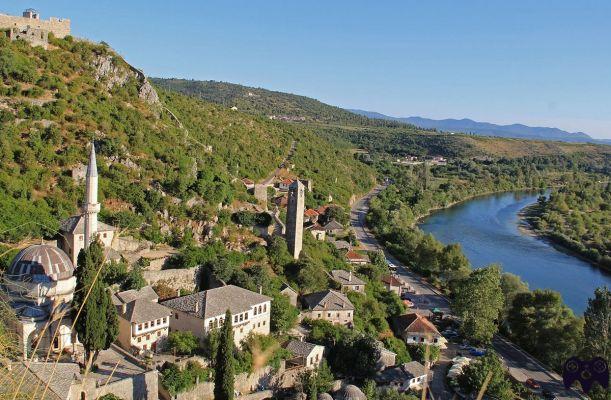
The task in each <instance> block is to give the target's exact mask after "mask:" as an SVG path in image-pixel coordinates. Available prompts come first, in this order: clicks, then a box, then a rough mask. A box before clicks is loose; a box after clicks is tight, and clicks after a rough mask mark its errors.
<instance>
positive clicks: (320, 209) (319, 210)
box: [316, 206, 329, 215]
mask: <svg viewBox="0 0 611 400" xmlns="http://www.w3.org/2000/svg"><path fill="white" fill-rule="evenodd" d="M327 208H329V206H320V207H318V208H317V209H316V212H317V213H318V214H319V215H322V214H324V213H325V212H327Z"/></svg>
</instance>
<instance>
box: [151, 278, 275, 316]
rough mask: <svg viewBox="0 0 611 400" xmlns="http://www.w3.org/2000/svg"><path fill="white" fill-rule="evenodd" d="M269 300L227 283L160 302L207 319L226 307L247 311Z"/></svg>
mask: <svg viewBox="0 0 611 400" xmlns="http://www.w3.org/2000/svg"><path fill="white" fill-rule="evenodd" d="M270 300H271V298H270V297H267V296H264V295H262V294H259V293H255V292H251V291H250V290H247V289H243V288H241V287H238V286H234V285H227V286H222V287H219V288H216V289H209V290H205V291H203V292H199V293H194V294H190V295H187V296H182V297H176V298H174V299H170V300H166V301H164V302H163V303H162V304H163V305H164V306H167V307H170V308H172V309H174V310H178V311H182V312H185V313H188V314H191V315H193V316H196V317H198V318H203V319H207V318H211V317H217V316H219V315H223V314H225V311H227V309H229V311H230V312H231V314H238V313H241V312H244V311H249V310H250V308H251V307H252V306H254V305H256V304H261V303H264V302H266V301H270ZM196 304H197V306H196Z"/></svg>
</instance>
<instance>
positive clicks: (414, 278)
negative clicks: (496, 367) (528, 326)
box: [350, 185, 583, 399]
mask: <svg viewBox="0 0 611 400" xmlns="http://www.w3.org/2000/svg"><path fill="white" fill-rule="evenodd" d="M384 187H385V186H384V185H378V186H376V187H375V188H374V189H373V190H372V191H371V192H369V193H368V194H367V195H366V196H364V197H363V198H361V199H360V200H359V201H357V202H355V203H354V205H353V206H352V209H351V211H350V222H351V225H352V227H353V229H354V231H355V234H356V237H357V239H358V241H359V242H360V243H361V246H362V247H363V248H364V249H365V250H383V251H384V254H385V255H386V258H387V259H388V260H389V261H391V262H392V263H393V264H395V265H396V266H397V267H398V270H397V274H398V275H399V279H400V280H402V281H404V282H405V283H406V284H407V285H409V286H411V287H412V288H414V289H415V290H416V293H417V294H416V295H414V296H413V298H411V300H412V301H413V302H414V308H413V309H414V310H416V311H419V312H421V313H423V314H425V315H428V314H430V310H431V309H432V308H435V307H437V308H439V309H441V310H442V311H443V312H444V314H451V310H450V303H449V301H448V299H447V298H446V297H445V296H443V295H442V294H441V293H440V292H438V291H437V290H436V289H435V288H434V287H432V286H431V285H430V284H428V283H427V282H425V281H423V280H422V278H421V277H420V276H418V275H417V274H415V273H413V272H411V271H410V270H409V269H408V268H406V267H405V266H404V265H403V264H401V263H400V262H399V261H398V260H397V259H396V258H395V257H393V256H392V255H390V254H389V253H388V252H387V251H386V250H385V249H383V248H382V246H381V245H380V244H379V243H378V241H377V240H376V238H375V237H374V235H373V234H372V233H371V232H370V231H369V229H367V226H366V223H365V222H366V221H365V216H366V215H367V211H368V210H369V202H370V200H371V198H372V197H374V196H376V195H377V194H378V193H379V192H380V191H382V190H383V189H384ZM492 345H493V347H494V349H495V350H496V352H497V353H498V354H499V355H500V356H501V357H502V358H503V361H504V362H505V365H506V366H507V368H508V369H509V373H510V374H511V375H512V376H513V377H514V378H515V379H516V380H518V381H520V382H524V381H525V380H526V379H528V378H532V379H534V380H535V381H537V382H539V384H540V385H541V389H549V390H551V391H552V392H554V393H556V395H557V398H558V399H580V398H583V397H582V396H580V395H579V394H578V393H577V392H575V391H573V390H571V391H567V390H565V389H564V385H563V383H562V378H561V377H560V376H559V375H558V374H556V373H555V372H553V371H551V370H549V369H548V368H546V367H545V366H544V365H542V364H541V363H540V362H538V361H537V360H536V359H535V358H534V357H532V356H530V355H529V354H527V353H526V352H525V351H524V350H522V349H520V348H519V347H517V346H516V345H514V344H513V343H511V342H509V341H508V340H506V339H505V338H503V337H501V336H500V335H496V336H495V338H494V340H493V343H492ZM450 356H451V355H448V357H450ZM450 358H451V357H450ZM440 369H441V368H440ZM435 381H437V380H435ZM435 381H434V382H433V385H432V390H433V392H434V393H433V394H434V395H435V398H436V399H438V398H440V399H445V398H451V396H450V394H449V392H447V390H446V389H445V388H442V387H441V386H439V384H435V383H436V382H435ZM448 396H450V397H448Z"/></svg>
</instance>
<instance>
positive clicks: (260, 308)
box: [259, 306, 263, 314]
mask: <svg viewBox="0 0 611 400" xmlns="http://www.w3.org/2000/svg"><path fill="white" fill-rule="evenodd" d="M262 309H263V308H262V307H261V306H259V314H261V310H262Z"/></svg>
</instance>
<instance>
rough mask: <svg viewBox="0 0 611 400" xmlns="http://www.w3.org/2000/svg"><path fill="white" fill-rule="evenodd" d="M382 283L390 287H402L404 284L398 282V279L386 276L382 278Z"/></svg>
mask: <svg viewBox="0 0 611 400" xmlns="http://www.w3.org/2000/svg"><path fill="white" fill-rule="evenodd" d="M382 282H384V283H386V284H388V285H390V286H402V285H403V284H402V283H401V281H400V280H398V279H397V278H395V277H394V276H392V275H385V276H383V277H382Z"/></svg>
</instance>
